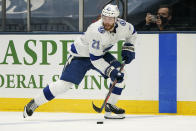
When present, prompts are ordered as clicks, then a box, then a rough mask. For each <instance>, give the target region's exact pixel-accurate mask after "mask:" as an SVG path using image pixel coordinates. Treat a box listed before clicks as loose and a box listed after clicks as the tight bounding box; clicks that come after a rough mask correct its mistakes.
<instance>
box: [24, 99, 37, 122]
mask: <svg viewBox="0 0 196 131" xmlns="http://www.w3.org/2000/svg"><path fill="white" fill-rule="evenodd" d="M37 107H38V105H37V104H36V103H35V101H34V99H33V100H31V101H30V102H29V103H28V104H27V105H25V107H24V112H23V117H24V118H26V117H28V116H32V115H33V112H34V111H35V109H36V108H37Z"/></svg>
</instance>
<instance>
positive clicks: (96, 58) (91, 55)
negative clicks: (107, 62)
mask: <svg viewBox="0 0 196 131" xmlns="http://www.w3.org/2000/svg"><path fill="white" fill-rule="evenodd" d="M101 58H103V55H101V56H95V55H93V54H90V59H91V60H92V61H95V60H98V59H101Z"/></svg>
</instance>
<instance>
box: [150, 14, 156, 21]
mask: <svg viewBox="0 0 196 131" xmlns="http://www.w3.org/2000/svg"><path fill="white" fill-rule="evenodd" d="M151 17H152V19H151V21H152V22H153V23H155V22H156V21H157V16H156V15H151Z"/></svg>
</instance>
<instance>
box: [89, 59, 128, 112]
mask: <svg viewBox="0 0 196 131" xmlns="http://www.w3.org/2000/svg"><path fill="white" fill-rule="evenodd" d="M124 66H125V62H123V64H122V66H121V67H120V72H121V71H122V70H123V68H124ZM116 83H117V80H114V82H113V83H112V86H111V87H110V89H109V92H108V94H107V96H106V98H105V100H104V102H103V104H102V106H101V108H99V107H97V106H95V105H94V103H93V102H92V105H93V109H94V110H95V111H96V112H98V113H101V112H102V110H103V108H104V107H105V104H106V103H107V101H108V99H109V97H110V95H111V93H112V91H113V89H114V87H115V85H116Z"/></svg>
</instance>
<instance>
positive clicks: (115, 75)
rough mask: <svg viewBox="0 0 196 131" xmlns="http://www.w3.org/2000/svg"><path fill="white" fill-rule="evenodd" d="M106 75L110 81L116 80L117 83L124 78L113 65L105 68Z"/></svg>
mask: <svg viewBox="0 0 196 131" xmlns="http://www.w3.org/2000/svg"><path fill="white" fill-rule="evenodd" d="M106 75H107V76H109V77H110V78H111V80H112V81H115V80H117V83H121V82H122V81H123V80H124V73H121V72H120V71H118V70H117V69H115V68H113V67H110V68H107V69H106Z"/></svg>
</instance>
